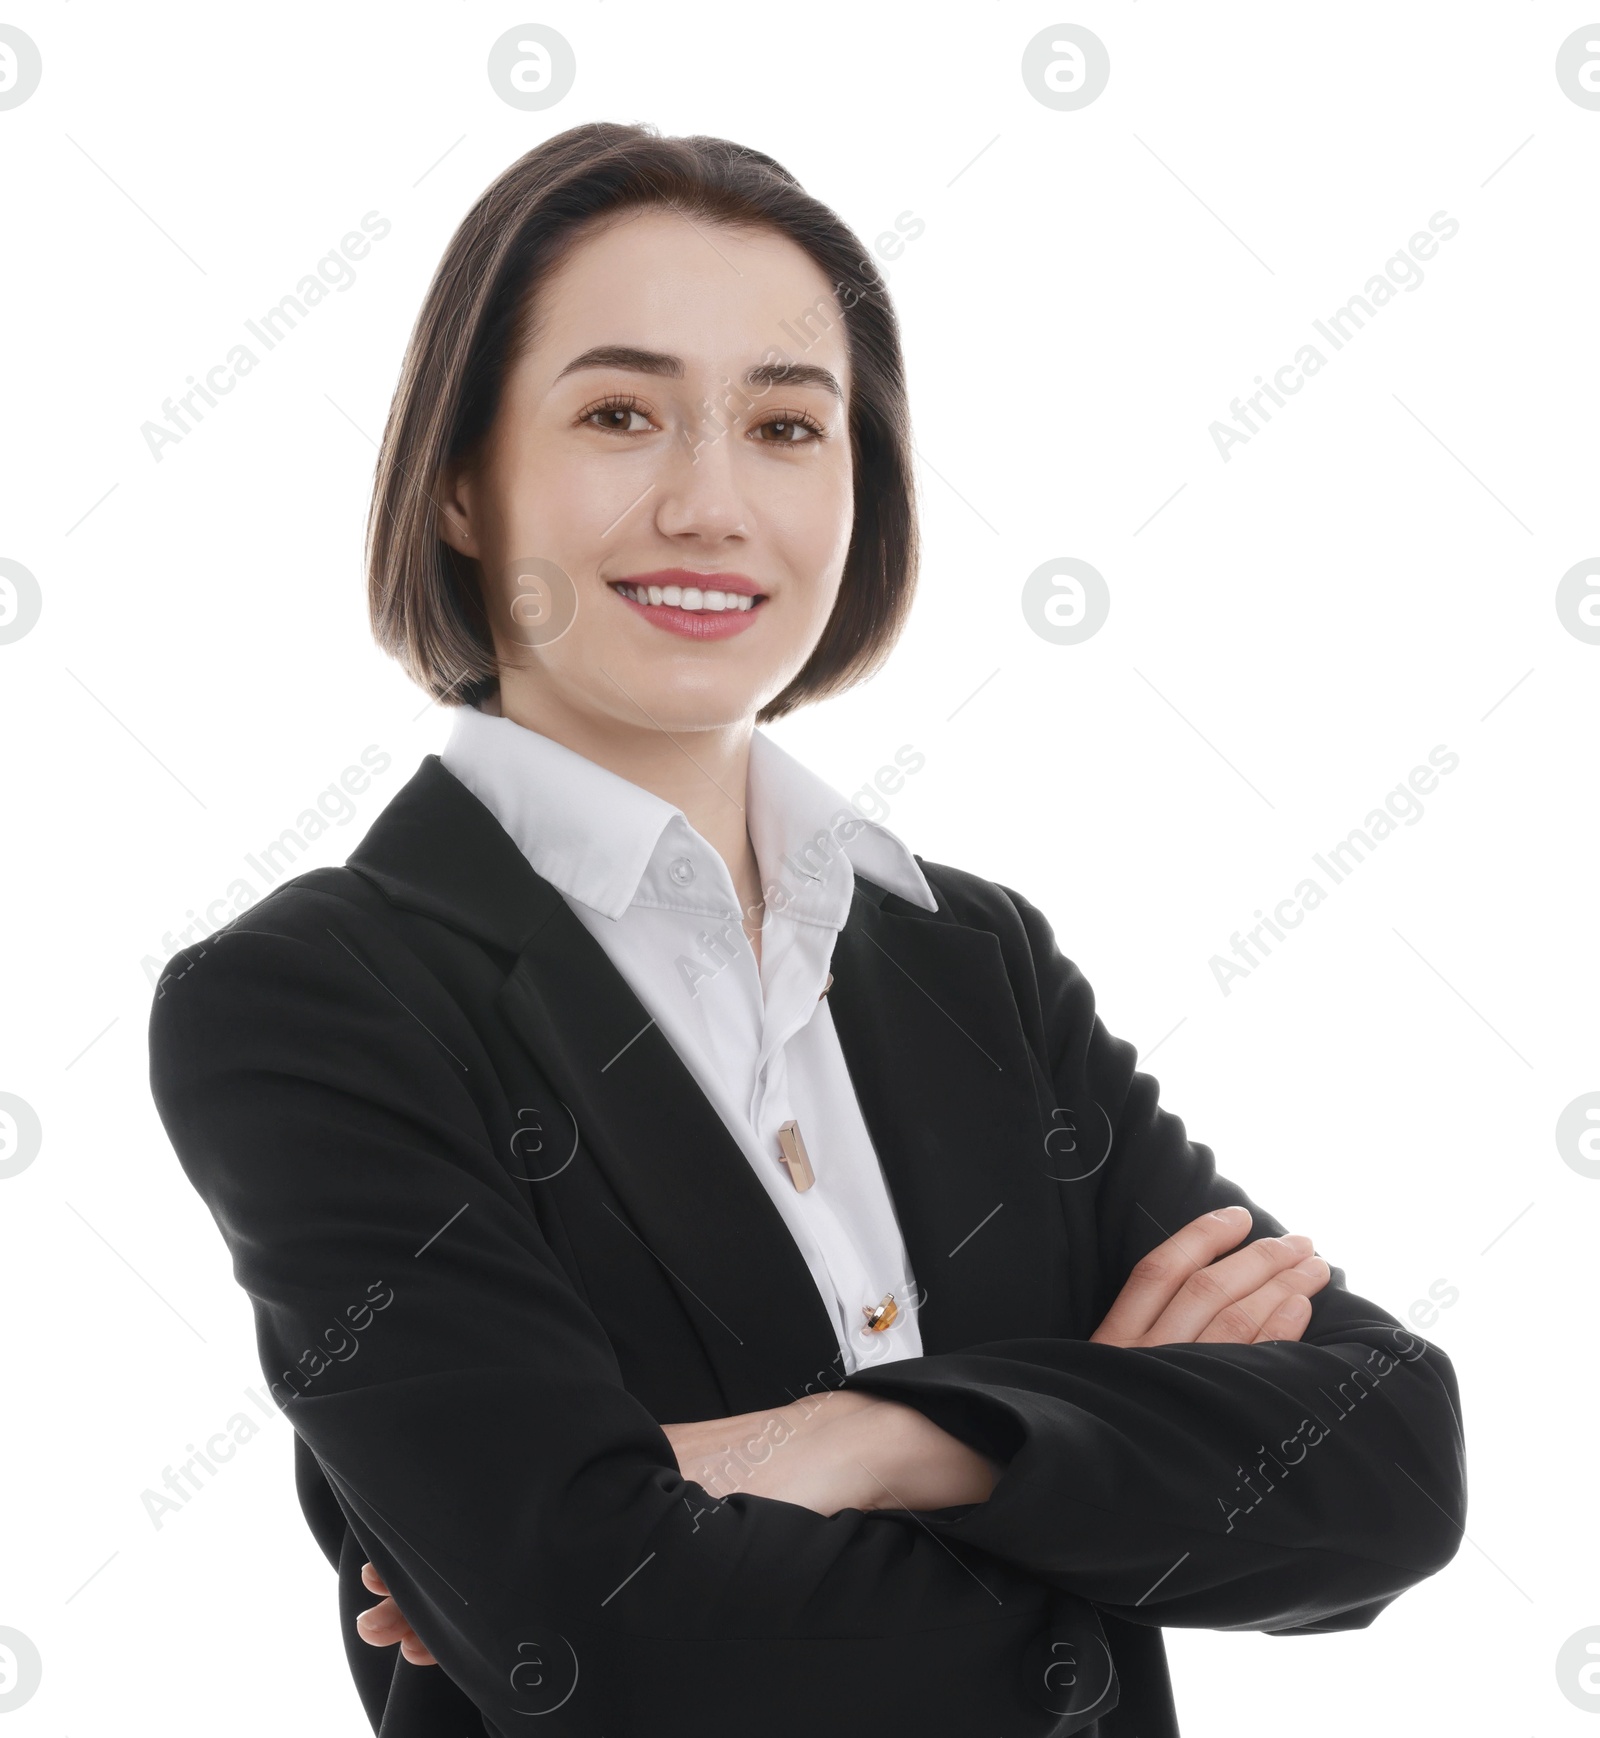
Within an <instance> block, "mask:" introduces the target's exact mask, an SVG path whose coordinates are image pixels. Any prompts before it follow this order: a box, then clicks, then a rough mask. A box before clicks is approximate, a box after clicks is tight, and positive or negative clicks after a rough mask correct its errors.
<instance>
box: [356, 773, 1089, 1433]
mask: <svg viewBox="0 0 1600 1738" xmlns="http://www.w3.org/2000/svg"><path fill="white" fill-rule="evenodd" d="M349 865H350V867H351V868H353V869H356V870H358V871H359V872H360V873H362V874H363V875H365V876H367V877H368V878H369V879H370V880H372V881H374V882H376V883H377V884H378V885H379V886H380V887H381V888H382V889H383V890H384V891H385V893H386V894H387V895H388V897H389V898H391V899H392V900H394V901H395V902H396V903H398V904H402V905H405V906H408V907H409V908H411V909H413V910H418V911H422V912H425V913H427V914H428V915H430V916H433V917H436V918H438V919H440V920H441V921H443V922H445V923H448V924H450V925H451V926H452V927H454V928H456V929H459V930H462V931H464V932H465V933H467V934H469V935H473V936H475V937H477V938H479V939H480V940H483V941H486V942H488V943H490V944H491V945H492V946H494V947H496V948H498V949H500V950H501V951H502V953H504V954H505V955H507V956H509V957H510V958H511V960H512V962H513V963H512V964H511V967H510V971H509V974H508V976H507V977H506V979H505V982H504V984H503V985H502V987H501V990H500V992H499V995H498V998H497V1003H498V1006H499V1008H500V1010H501V1012H502V1014H503V1015H504V1017H505V1019H506V1020H507V1022H508V1024H509V1025H510V1026H511V1027H512V1029H513V1030H514V1031H515V1032H516V1034H517V1036H518V1038H519V1039H520V1041H521V1042H522V1044H523V1046H524V1047H525V1048H526V1049H527V1051H528V1052H529V1054H530V1055H531V1057H532V1058H533V1060H534V1061H535V1062H536V1063H537V1064H538V1066H539V1067H540V1069H541V1070H542V1071H543V1072H544V1074H545V1075H546V1077H547V1079H548V1080H549V1082H550V1084H551V1087H552V1088H553V1090H554V1091H555V1092H556V1093H557V1094H558V1095H559V1096H560V1097H561V1098H562V1099H563V1100H564V1101H565V1102H566V1104H567V1105H568V1106H569V1108H570V1109H571V1111H572V1113H573V1115H574V1117H575V1119H576V1121H577V1125H578V1130H579V1135H580V1138H581V1141H582V1144H583V1147H584V1150H586V1151H587V1152H588V1153H589V1154H590V1155H591V1156H592V1158H593V1161H594V1163H595V1165H596V1167H597V1168H598V1169H599V1170H600V1171H601V1172H602V1173H603V1175H604V1176H605V1178H606V1180H607V1182H608V1183H609V1184H610V1186H611V1188H612V1189H613V1190H614V1192H615V1193H616V1195H617V1197H618V1198H619V1200H620V1201H621V1202H622V1205H623V1208H624V1210H625V1211H626V1213H627V1214H628V1217H629V1219H630V1221H631V1225H630V1229H631V1230H632V1231H633V1232H634V1233H635V1234H636V1235H637V1237H638V1238H639V1239H640V1241H641V1242H642V1243H643V1245H644V1246H645V1248H646V1249H647V1250H648V1251H649V1252H650V1254H651V1255H652V1256H653V1257H654V1259H655V1260H657V1261H658V1262H660V1263H661V1265H662V1267H663V1268H664V1270H665V1271H666V1273H667V1275H668V1277H669V1279H670V1280H671V1282H672V1284H673V1286H674V1288H675V1289H676V1290H677V1292H678V1294H679V1296H680V1297H681V1298H682V1300H683V1303H684V1307H685V1309H686V1311H687V1312H688V1315H689V1317H690V1319H691V1321H693V1323H694V1324H695V1327H696V1330H697V1332H698V1333H699V1335H700V1338H701V1341H702V1343H703V1345H704V1348H705V1352H706V1356H707V1357H708V1359H709V1360H710V1362H711V1364H712V1367H713V1368H714V1370H715V1371H716V1374H717V1376H718V1379H719V1381H720V1383H721V1386H722V1388H723V1391H724V1393H725V1394H726V1396H727V1400H728V1404H729V1407H730V1410H732V1411H735V1412H740V1411H749V1410H754V1409H756V1408H758V1407H760V1406H764V1405H770V1404H775V1403H778V1401H779V1396H780V1394H781V1392H782V1389H781V1387H775V1385H777V1384H781V1383H782V1382H783V1381H784V1376H785V1373H789V1374H790V1375H792V1376H793V1379H794V1380H795V1381H796V1382H798V1383H807V1382H813V1381H820V1382H822V1383H830V1382H831V1381H836V1379H837V1372H838V1369H839V1352H838V1340H837V1338H836V1335H835V1331H834V1326H833V1321H832V1318H831V1316H830V1314H829V1312H828V1310H827V1309H826V1307H825V1306H824V1304H823V1302H822V1299H821V1298H820V1297H819V1296H818V1294H817V1289H816V1286H815V1284H814V1283H813V1281H812V1278H811V1272H810V1269H809V1268H808V1266H807V1265H806V1262H805V1259H804V1257H803V1256H802V1255H801V1253H800V1251H799V1249H798V1248H797V1247H796V1245H795V1242H794V1239H793V1238H792V1236H791V1235H790V1233H789V1229H788V1226H787V1225H786V1224H785V1223H784V1220H783V1217H782V1215H781V1214H780V1213H779V1212H778V1210H777V1208H776V1207H775V1206H774V1205H773V1203H772V1201H771V1200H770V1199H769V1197H768V1196H767V1193H766V1191H765V1189H764V1188H763V1187H762V1185H761V1183H760V1182H759V1181H758V1180H757V1178H756V1176H755V1174H754V1172H753V1171H752V1170H751V1168H750V1164H749V1161H748V1160H747V1159H746V1158H745V1156H744V1153H743V1151H742V1150H741V1148H740V1147H739V1145H738V1143H737V1142H736V1141H735V1140H734V1139H733V1137H732V1135H731V1134H730V1133H729V1132H728V1129H727V1127H726V1126H725V1125H724V1123H723V1121H722V1118H721V1117H720V1116H719V1115H718V1113H717V1111H716V1109H715V1108H714V1107H713V1106H712V1104H711V1103H710V1101H709V1100H708V1099H707V1098H706V1097H705V1095H704V1093H703V1092H702V1091H701V1090H700V1087H699V1084H698V1083H697V1082H696V1081H695V1079H694V1077H693V1075H692V1074H691V1073H690V1072H689V1070H688V1068H687V1067H686V1065H685V1064H684V1063H683V1061H682V1060H681V1058H680V1057H679V1056H678V1054H677V1052H676V1051H675V1050H674V1049H673V1048H672V1046H671V1044H670V1043H669V1042H668V1041H667V1039H666V1037H665V1036H664V1035H663V1033H662V1032H661V1031H660V1029H659V1028H658V1027H657V1026H656V1025H655V1023H654V1022H653V1021H652V1019H651V1017H650V1015H649V1013H648V1012H647V1011H646V1009H645V1008H644V1006H643V1005H642V1004H641V1003H640V1001H639V999H638V998H637V997H636V996H635V995H634V993H633V991H632V989H631V988H630V987H629V985H628V983H627V981H626V980H625V979H624V978H623V977H622V975H621V973H619V972H618V971H617V969H616V967H615V966H614V965H613V964H612V963H611V960H610V958H609V956H608V955H607V954H606V952H605V950H604V949H603V948H602V947H601V946H600V944H599V943H598V942H597V941H596V940H595V939H594V937H593V936H592V935H590V933H589V932H588V930H587V929H585V928H584V926H583V925H582V924H581V923H580V922H579V921H578V919H577V918H576V917H575V916H574V915H573V913H572V911H571V908H570V907H569V906H568V905H567V903H566V901H565V899H563V898H562V896H561V894H560V893H559V892H558V891H557V890H556V889H555V888H554V887H552V886H551V884H550V883H549V882H548V881H546V880H545V879H544V878H543V877H542V876H540V875H539V874H537V873H536V872H535V871H534V869H533V868H532V866H531V865H530V864H529V863H528V861H527V859H526V858H525V857H524V856H523V855H522V853H521V851H519V850H518V849H517V847H516V845H515V844H514V843H513V841H512V840H511V838H510V837H509V835H508V834H507V833H506V832H505V830H504V828H503V827H501V825H500V823H499V822H498V821H497V820H496V819H495V818H494V816H493V815H492V814H491V813H490V812H489V810H488V809H487V808H485V807H484V805H483V804H482V803H481V802H479V800H478V799H477V798H476V797H475V796H474V795H473V794H472V793H471V791H469V790H468V789H467V788H466V786H465V785H463V784H462V783H461V782H460V780H458V779H456V778H455V777H454V776H453V775H452V774H451V773H449V772H448V771H447V770H446V769H445V767H444V764H443V762H442V761H441V760H440V759H439V757H438V756H437V755H428V756H427V757H426V758H425V759H424V760H423V762H422V764H421V766H420V767H419V768H418V770H417V772H416V774H415V775H414V776H413V777H412V779H411V780H410V781H409V783H408V784H407V785H406V786H405V787H404V788H403V789H402V790H401V791H400V792H399V793H397V795H396V796H395V797H394V798H393V800H392V801H391V802H390V803H389V805H388V806H387V807H386V808H385V809H384V810H383V812H382V813H381V814H380V815H379V816H378V818H377V819H376V821H374V823H373V825H372V827H371V828H370V829H369V831H368V833H367V836H366V838H365V839H364V840H363V841H362V842H361V844H360V846H359V847H358V848H357V850H356V851H355V852H354V853H352V855H351V857H350V859H349ZM832 969H833V974H834V982H833V986H832V988H831V989H830V991H829V993H828V1007H829V1011H830V1014H831V1017H832V1019H833V1022H834V1026H835V1030H836V1031H837V1033H838V1036H839V1042H840V1046H841V1048H842V1050H843V1052H844V1057H845V1061H846V1064H847V1066H848V1068H849V1072H850V1077H851V1080H852V1081H853V1083H854V1085H855V1090H856V1096H857V1099H858V1102H859V1103H860V1106H861V1111H862V1115H863V1118H864V1119H865V1121H866V1125H867V1130H868V1133H869V1134H870V1136H871V1137H872V1141H873V1145H874V1147H875V1148H876V1150H877V1153H878V1157H879V1160H880V1163H881V1164H882V1167H883V1171H884V1175H885V1178H886V1180H887V1182H888V1186H889V1190H890V1193H891V1196H892V1198H893V1202H894V1206H895V1210H896V1213H897V1215H898V1218H899V1221H900V1226H901V1231H902V1235H903V1236H904V1239H905V1242H906V1247H907V1252H908V1255H909V1257H910V1261H911V1266H912V1272H913V1273H914V1274H915V1276H916V1279H917V1282H918V1286H919V1290H920V1302H919V1306H918V1308H919V1314H918V1324H919V1328H920V1331H921V1335H922V1342H923V1347H924V1350H925V1351H928V1352H934V1351H953V1350H957V1349H959V1348H961V1347H964V1346H968V1345H973V1344H978V1343H982V1342H983V1341H986V1340H999V1339H1010V1338H1015V1337H1017V1336H1018V1335H1019V1334H1023V1333H1043V1332H1048V1331H1052V1328H1051V1325H1052V1324H1053V1323H1055V1322H1056V1321H1057V1320H1058V1319H1059V1318H1058V1315H1057V1312H1056V1308H1055V1305H1056V1302H1057V1298H1058V1295H1059V1294H1058V1291H1057V1286H1058V1283H1059V1276H1058V1275H1057V1274H1056V1273H1055V1270H1054V1263H1055V1262H1056V1261H1057V1260H1059V1251H1060V1247H1061V1245H1060V1240H1059V1236H1057V1235H1053V1233H1055V1232H1058V1230H1059V1217H1058V1216H1059V1210H1060V1209H1059V1203H1058V1201H1057V1199H1056V1196H1055V1194H1054V1192H1053V1190H1052V1188H1051V1185H1050V1183H1049V1181H1048V1176H1047V1167H1046V1164H1045V1155H1044V1146H1043V1141H1044V1130H1043V1127H1042V1123H1041V1110H1040V1104H1039V1100H1038V1097H1037V1092H1036V1087H1035V1083H1034V1076H1033V1072H1032V1068H1031V1065H1030V1061H1029V1054H1028V1048H1027V1042H1026V1039H1025V1037H1024V1034H1023V1032H1022V1029H1021V1026H1020V1024H1019V1022H1018V1018H1017V1012H1016V1006H1015V1002H1014V999H1013V997H1012V993H1011V990H1010V987H1009V982H1008V979H1007V976H1006V972H1005V968H1004V964H1003V961H1002V958H1001V954H1000V947H999V943H998V941H997V940H996V938H995V937H994V936H992V935H990V934H988V933H987V932H986V931H980V930H972V929H967V928H964V927H963V926H961V925H960V924H957V923H955V922H953V921H949V920H947V919H944V918H943V917H942V914H941V915H940V916H935V915H934V914H930V913H927V912H923V911H920V910H919V909H918V908H917V907H915V906H912V905H911V904H909V903H908V902H906V901H904V900H901V899H899V898H898V897H897V896H895V895H893V894H889V893H886V892H885V890H884V889H882V888H880V887H878V886H876V885H875V884H874V883H872V882H869V881H867V880H865V878H864V877H860V876H858V877H857V880H856V893H855V898H854V900H853V902H852V905H851V910H850V914H849V918H848V921H847V922H846V924H845V926H844V928H843V930H842V931H841V932H840V935H839V938H838V941H837V943H836V945H835V949H834V956H833V962H832ZM829 1372H834V1373H835V1374H834V1375H833V1376H832V1377H831V1378H830V1375H829Z"/></svg>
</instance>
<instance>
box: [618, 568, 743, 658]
mask: <svg viewBox="0 0 1600 1738" xmlns="http://www.w3.org/2000/svg"><path fill="white" fill-rule="evenodd" d="M607 583H608V585H609V587H610V589H611V591H612V592H613V593H614V594H615V595H616V596H617V597H618V598H620V599H621V600H622V602H623V603H624V604H626V605H627V607H628V608H629V609H631V610H632V611H633V612H634V613H635V614H636V615H640V616H643V617H644V618H645V620H646V621H648V622H650V623H652V624H653V625H654V626H656V627H658V628H663V629H665V630H666V631H667V632H668V633H669V634H677V635H679V636H680V637H681V638H683V639H689V640H726V639H730V638H731V637H732V636H733V635H734V634H742V633H743V632H744V631H745V629H746V628H748V627H750V626H751V625H752V623H753V622H754V621H755V618H756V616H757V615H758V614H759V612H760V611H761V610H762V609H763V608H764V607H765V604H766V593H765V592H763V591H762V590H761V588H760V587H759V586H758V585H757V584H756V583H755V581H754V580H752V579H747V578H746V577H745V576H744V574H742V573H696V572H695V571H694V570H693V569H692V568H684V567H669V568H663V569H661V571H659V572H657V573H635V574H629V575H628V576H627V577H626V578H625V579H621V580H610V581H608V582H607ZM619 585H628V586H631V587H634V588H636V589H638V590H640V591H647V590H648V588H649V587H651V586H656V587H659V588H661V589H662V590H665V588H666V587H668V586H677V587H678V588H679V590H680V591H685V590H688V589H689V588H690V587H695V588H697V589H698V590H700V591H702V592H707V591H720V592H722V593H723V594H724V595H725V596H726V595H728V594H730V593H732V594H736V595H738V596H740V597H748V598H751V599H752V600H753V601H752V603H751V604H750V607H749V608H748V609H742V608H738V607H735V608H733V609H722V610H707V609H698V610H695V609H684V608H682V607H681V606H679V605H675V604H668V603H640V602H639V601H638V600H637V599H636V598H631V597H627V596H625V595H624V594H623V593H622V592H620V591H618V590H617V587H618V586H619Z"/></svg>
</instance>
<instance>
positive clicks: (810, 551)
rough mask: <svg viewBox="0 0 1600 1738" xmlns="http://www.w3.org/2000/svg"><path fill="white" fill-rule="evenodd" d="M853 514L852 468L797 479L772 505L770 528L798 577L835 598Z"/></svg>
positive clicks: (836, 468)
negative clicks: (834, 591)
mask: <svg viewBox="0 0 1600 1738" xmlns="http://www.w3.org/2000/svg"><path fill="white" fill-rule="evenodd" d="M854 514H855V495H854V488H853V483H852V479H851V475H850V469H849V466H848V464H845V465H836V466H831V467H827V468H823V467H818V469H817V471H816V472H815V473H814V474H812V475H809V476H805V477H797V478H796V479H795V480H794V486H793V487H792V488H790V489H786V490H783V491H781V492H780V494H779V495H778V497H777V498H776V499H774V500H773V501H771V502H770V503H769V510H768V523H769V525H770V526H771V528H772V530H773V532H774V535H775V538H776V539H777V540H778V541H779V543H780V545H781V547H782V550H783V554H784V557H785V565H786V566H787V567H788V568H789V570H790V572H791V574H792V575H793V577H794V578H796V579H798V580H803V581H812V582H814V583H815V584H816V586H817V588H818V590H819V591H822V592H825V593H826V594H827V595H828V596H829V597H830V598H831V596H832V593H833V590H834V587H835V584H836V582H837V580H838V577H839V574H840V572H841V571H842V569H843V567H844V559H845V556H846V555H847V554H848V553H849V549H850V532H851V527H852V523H853V520H854Z"/></svg>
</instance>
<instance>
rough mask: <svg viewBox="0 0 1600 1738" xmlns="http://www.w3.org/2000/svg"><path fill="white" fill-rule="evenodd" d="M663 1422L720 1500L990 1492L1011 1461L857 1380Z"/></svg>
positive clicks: (868, 1502)
mask: <svg viewBox="0 0 1600 1738" xmlns="http://www.w3.org/2000/svg"><path fill="white" fill-rule="evenodd" d="M662 1429H663V1431H664V1432H665V1433H666V1437H667V1440H668V1441H669V1442H670V1443H671V1444H672V1447H673V1452H674V1453H675V1454H676V1455H677V1458H678V1470H679V1471H680V1472H681V1473H682V1474H683V1476H684V1477H685V1478H686V1479H691V1480H693V1481H694V1483H696V1484H698V1485H701V1486H702V1487H703V1488H704V1489H705V1490H706V1491H708V1492H709V1493H710V1494H711V1495H712V1496H713V1497H715V1498H716V1499H717V1500H718V1501H721V1500H722V1499H723V1498H725V1497H728V1496H730V1495H733V1494H736V1493H738V1494H744V1495H749V1496H761V1497H772V1498H776V1499H777V1500H779V1501H781V1502H788V1503H796V1504H798V1505H799V1506H800V1507H802V1508H807V1509H810V1510H812V1511H813V1513H815V1514H819V1515H835V1514H837V1513H838V1512H839V1511H840V1510H841V1509H864V1510H872V1509H894V1508H904V1509H936V1508H946V1507H949V1506H951V1505H953V1504H957V1503H978V1502H984V1501H986V1500H987V1499H988V1497H989V1494H990V1492H991V1491H992V1490H993V1489H994V1485H995V1482H996V1480H997V1479H998V1478H999V1476H1000V1473H1001V1471H1002V1469H1001V1468H1000V1467H999V1466H998V1465H996V1463H995V1462H993V1461H991V1460H989V1459H988V1458H987V1457H986V1456H984V1455H982V1454H979V1453H978V1451H977V1450H976V1449H973V1448H970V1447H968V1445H967V1444H966V1443H964V1442H962V1441H961V1440H960V1439H959V1438H957V1437H954V1436H952V1435H950V1434H949V1432H947V1431H945V1430H943V1429H941V1428H940V1427H939V1426H938V1425H936V1424H935V1423H934V1422H933V1421H932V1420H931V1419H929V1418H927V1417H925V1416H924V1415H923V1414H922V1413H920V1412H918V1411H917V1410H916V1408H915V1407H912V1406H906V1405H903V1404H901V1403H900V1402H899V1401H896V1400H888V1399H885V1398H883V1397H881V1396H879V1395H876V1394H866V1393H862V1392H859V1391H857V1390H855V1389H829V1390H826V1391H825V1392H823V1393H821V1394H814V1395H808V1396H807V1397H806V1398H805V1399H803V1400H797V1401H795V1402H794V1403H793V1404H792V1405H789V1406H778V1407H774V1408H772V1409H771V1410H770V1411H767V1412H746V1413H741V1414H739V1415H737V1416H735V1417H732V1418H708V1419H703V1420H700V1421H698V1422H696V1423H691V1424H667V1425H663V1426H662Z"/></svg>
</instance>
